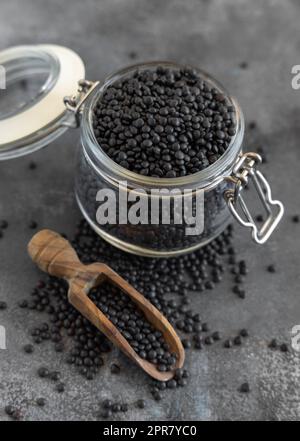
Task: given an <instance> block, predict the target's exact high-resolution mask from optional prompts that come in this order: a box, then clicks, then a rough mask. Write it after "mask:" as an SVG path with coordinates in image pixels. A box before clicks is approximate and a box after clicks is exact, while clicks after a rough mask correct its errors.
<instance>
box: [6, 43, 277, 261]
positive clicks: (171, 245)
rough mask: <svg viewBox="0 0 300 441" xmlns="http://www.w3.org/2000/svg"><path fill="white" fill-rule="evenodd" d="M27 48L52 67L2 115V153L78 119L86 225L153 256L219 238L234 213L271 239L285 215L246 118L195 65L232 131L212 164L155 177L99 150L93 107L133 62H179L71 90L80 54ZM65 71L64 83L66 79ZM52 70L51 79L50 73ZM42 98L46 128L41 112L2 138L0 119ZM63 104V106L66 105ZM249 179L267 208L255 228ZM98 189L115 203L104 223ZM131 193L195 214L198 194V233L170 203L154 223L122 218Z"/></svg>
mask: <svg viewBox="0 0 300 441" xmlns="http://www.w3.org/2000/svg"><path fill="white" fill-rule="evenodd" d="M32 50H33V52H35V51H37V52H38V53H41V52H43V53H44V59H45V58H47V57H45V53H46V54H47V55H48V57H49V56H50V64H48V65H49V66H51V75H50V74H49V76H48V77H47V82H46V85H47V88H46V92H45V87H43V88H42V93H41V92H40V93H38V94H37V99H35V100H33V102H34V104H33V105H32V106H31V107H30V106H29V109H27V108H26V110H25V111H24V109H23V111H22V112H21V114H20V113H19V112H17V114H16V115H13V116H10V117H9V118H8V119H7V116H5V117H4V118H2V117H1V114H0V159H7V158H8V157H12V156H20V155H21V154H25V153H27V152H29V151H33V150H36V149H37V148H41V147H43V146H44V145H46V144H48V143H49V142H50V141H51V140H52V139H54V137H56V136H59V135H60V134H61V133H62V132H63V131H64V130H66V128H67V127H76V126H80V130H81V148H80V149H79V153H78V163H77V164H78V165H77V170H76V183H75V193H76V199H77V202H78V205H79V208H80V210H81V211H82V213H83V215H84V217H85V218H86V219H87V221H88V222H89V224H90V225H91V226H92V228H93V229H94V230H95V231H96V232H97V233H98V234H99V235H101V236H102V237H103V238H104V239H105V240H107V241H108V242H110V243H111V244H113V245H114V246H116V247H119V248H121V249H123V250H125V251H128V252H132V253H135V254H140V255H146V256H152V257H167V256H174V255H178V254H182V253H187V252H190V251H193V250H194V249H196V248H198V247H201V246H203V245H205V244H207V243H208V242H210V241H211V240H212V239H214V238H215V237H217V236H218V235H219V234H220V233H221V232H222V231H223V230H224V229H225V228H226V226H227V225H228V223H229V222H230V221H231V219H232V216H233V217H235V218H236V219H237V220H238V221H239V223H240V224H242V225H244V226H246V227H249V228H250V229H251V230H252V237H253V239H254V240H255V241H256V242H258V243H264V242H265V241H266V240H267V239H268V238H269V236H270V235H271V233H272V232H273V230H274V229H275V227H276V226H277V224H278V222H279V221H280V219H281V217H282V215H283V206H282V204H281V203H280V202H279V201H273V200H272V197H271V191H270V187H269V185H268V183H267V181H266V180H265V178H264V177H263V175H262V174H261V173H260V172H259V171H258V170H257V169H256V165H257V163H259V162H260V160H261V159H260V157H259V155H257V154H255V153H243V151H242V142H243V136H244V119H243V115H242V112H241V109H240V107H239V105H238V103H237V102H236V100H235V99H234V98H233V97H231V96H230V95H229V94H228V93H227V92H226V91H225V90H224V88H223V87H222V86H221V85H220V84H219V83H217V82H216V81H215V80H214V79H213V78H212V77H210V76H209V75H207V74H206V73H204V72H203V71H201V70H199V69H195V68H193V69H194V70H195V71H197V73H198V75H199V76H200V77H201V78H203V80H205V82H206V83H209V84H210V86H212V87H214V88H215V89H218V90H219V91H220V92H221V93H223V94H224V95H225V96H226V97H227V99H228V100H229V101H230V105H231V106H232V108H233V112H234V117H235V123H236V133H235V135H234V136H233V137H232V140H231V143H230V145H229V147H228V148H227V150H226V151H225V152H224V154H223V155H222V156H221V157H220V158H219V159H218V160H217V161H216V162H215V163H213V164H212V165H210V166H209V167H207V168H206V169H204V170H202V171H199V172H197V173H194V174H191V175H188V176H184V177H178V178H153V177H149V176H143V175H140V174H137V173H134V172H131V171H129V170H127V169H125V168H123V167H121V166H120V165H119V164H117V163H116V162H114V161H113V160H112V159H111V158H110V157H108V155H106V154H105V153H104V151H103V150H102V149H101V146H100V145H99V144H98V142H97V139H96V137H95V134H94V130H93V110H94V108H95V105H96V103H97V102H98V101H99V100H101V97H102V95H103V93H105V91H106V89H107V88H108V87H109V86H110V85H111V84H113V83H115V82H116V81H120V80H121V79H123V78H125V77H127V76H130V75H131V74H132V72H133V71H135V70H136V69H139V70H143V69H156V68H157V67H158V66H164V67H166V68H168V67H169V68H172V69H177V68H180V67H182V66H179V65H176V64H173V63H166V62H159V63H144V64H139V65H134V66H131V67H129V68H126V69H123V70H121V71H119V72H117V73H115V74H113V75H111V76H110V77H108V78H107V79H106V80H105V81H104V82H101V83H100V82H94V83H93V82H89V81H85V80H82V81H79V90H78V93H74V87H75V86H74V83H75V82H78V80H79V78H80V77H79V75H81V78H84V67H83V64H82V62H81V63H80V61H79V60H80V59H79V57H78V56H77V55H76V54H74V53H73V52H72V51H69V50H68V49H66V48H61V47H57V46H42V47H38V48H31V47H30V48H28V47H27V48H26V51H27V52H26V53H27V54H30V53H31V54H32ZM9 51H11V50H9ZM9 51H8V52H9ZM14 51H15V53H14V54H13V55H14V57H12V58H14V63H15V64H17V65H18V66H20V63H17V62H16V58H18V57H19V58H20V52H22V50H21V49H20V48H18V51H19V52H18V51H16V49H14ZM64 51H66V52H64ZM17 52H18V53H17ZM51 54H52V55H53V56H51ZM10 55H11V53H10ZM23 55H24V48H23ZM6 56H7V53H6ZM1 58H2V59H3V56H2V57H1V53H0V65H1V64H2V63H1ZM25 58H26V57H25ZM23 59H24V56H23ZM48 62H49V59H48ZM57 63H58V64H57ZM72 63H73V67H72ZM27 65H28V63H27ZM29 65H30V64H29ZM44 65H45V64H44ZM55 65H56V68H55ZM74 66H75V67H74ZM29 70H30V69H29ZM44 73H45V72H44ZM55 74H56V77H55ZM69 76H70V82H69V81H68V78H69ZM54 77H55V80H53V78H54ZM62 77H63V78H62ZM78 77H79V78H78ZM57 83H59V84H60V87H58V86H57ZM53 89H55V91H56V92H55V93H53ZM70 90H72V91H73V93H70V97H67V98H65V99H63V97H62V94H64V95H67V94H68V91H70ZM65 92H66V93H65ZM49 95H50V96H52V101H53V102H52V103H51V101H50V99H49ZM64 95H63V96H64ZM54 98H55V99H54ZM46 100H48V101H47V106H48V107H49V105H50V104H51V106H50V107H51V109H52V111H51V112H50V113H51V121H50V123H48V124H47V125H46V128H45V121H42V120H41V118H40V123H39V124H37V123H31V126H30V128H31V134H30V136H29V137H28V133H27V134H26V137H24V136H23V137H22V136H21V135H22V133H21V134H20V138H21V140H20V139H18V140H15V141H14V142H12V141H13V140H10V142H9V143H7V142H5V141H7V139H4V140H3V139H1V125H2V126H3V127H4V128H5V127H6V128H7V127H13V124H14V122H16V121H17V119H18V118H22V117H23V124H24V122H25V119H24V115H22V113H23V114H24V113H25V116H26V118H27V119H26V121H27V120H28V118H32V117H33V116H34V115H35V116H37V115H38V110H39V112H41V111H45V109H46V108H47V107H46V104H45V101H46ZM62 104H63V105H64V106H65V107H64V110H63V109H62ZM32 108H33V109H34V111H33V110H32ZM26 114H27V115H26ZM43 115H44V113H43ZM16 118H17V119H16ZM42 119H43V118H42ZM9 120H10V121H9ZM19 123H20V121H19ZM38 125H39V127H38V130H37V126H38ZM27 132H28V130H27ZM4 138H5V137H4ZM250 181H253V184H254V188H255V189H256V190H257V193H258V196H259V199H260V200H261V202H262V204H263V207H264V209H265V210H266V213H267V218H266V220H265V221H264V223H263V225H262V226H261V227H260V228H258V227H257V225H256V223H255V222H254V219H253V217H252V215H251V213H250V211H249V209H248V208H247V205H246V203H245V200H244V198H243V190H244V188H245V187H246V186H248V184H249V183H250ZM164 190H165V191H166V192H165V193H164V194H163V195H162V194H161V193H159V192H160V191H164ZM102 191H103V192H104V193H105V192H106V194H107V195H108V194H109V195H111V197H112V201H113V203H115V212H116V217H115V219H114V220H115V221H114V222H108V223H106V224H104V223H103V222H101V219H100V222H99V216H98V208H99V201H98V202H97V199H99V197H98V196H99V192H100V193H101V192H102ZM172 191H179V194H180V196H176V197H174V196H173V195H172ZM152 192H154V195H153V193H152ZM156 192H157V193H156ZM104 193H103V194H104ZM132 194H133V195H134V197H138V199H139V200H143V199H145V200H146V202H147V204H148V203H149V200H150V199H151V201H152V198H153V200H155V199H156V200H157V201H160V203H162V201H163V202H164V203H170V205H171V206H172V207H173V205H174V204H175V203H176V201H178V200H179V199H178V198H179V197H180V198H181V199H180V200H181V203H182V204H183V206H184V207H185V203H187V201H188V200H189V201H190V200H192V214H193V215H194V214H195V213H196V211H195V208H197V207H198V205H197V204H198V202H197V201H200V202H201V210H200V212H199V211H198V212H197V213H196V214H197V220H196V223H197V222H198V223H199V225H198V227H199V228H198V229H197V230H196V234H195V232H194V233H193V234H189V233H187V231H188V230H187V228H188V226H190V225H189V224H188V223H187V222H186V221H185V218H184V219H183V222H181V223H180V222H175V213H176V210H175V211H174V212H173V216H172V215H171V218H170V221H169V222H165V221H164V220H163V219H162V216H161V215H160V216H159V218H158V220H157V219H156V223H153V222H151V214H149V213H148V214H147V216H146V218H145V219H144V222H141V223H139V224H137V223H133V222H128V219H127V217H128V216H129V213H130V209H131V207H132V206H133V205H134V204H133V200H131V202H128V199H131V197H132ZM150 194H151V196H150ZM101 197H102V196H101ZM176 198H177V199H176ZM124 201H126V208H125V209H124V207H125V205H123V203H122V202H124ZM179 206H180V205H179ZM199 206H200V205H199ZM180 207H181V206H180ZM238 207H239V208H238ZM180 210H182V208H180ZM183 210H184V209H183ZM200 218H201V219H200Z"/></svg>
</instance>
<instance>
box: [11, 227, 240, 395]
mask: <svg viewBox="0 0 300 441" xmlns="http://www.w3.org/2000/svg"><path fill="white" fill-rule="evenodd" d="M72 245H73V247H74V248H75V250H76V252H77V253H78V255H79V257H80V259H81V260H82V262H84V263H91V262H96V261H100V260H101V261H102V262H104V263H106V264H108V265H109V266H111V267H112V268H113V269H114V270H115V271H117V272H118V273H119V274H120V275H121V276H122V277H124V278H125V279H126V280H127V281H128V282H129V283H130V284H132V285H133V286H134V287H135V288H136V289H137V290H138V291H139V292H141V293H142V294H143V295H144V296H145V297H146V298H147V299H148V300H149V301H150V302H151V303H152V304H153V305H155V306H156V307H157V308H158V309H159V310H160V311H161V312H162V313H163V314H164V315H165V316H166V317H167V318H168V320H169V321H170V323H171V324H172V325H173V326H174V327H175V328H176V329H178V330H179V332H180V335H181V337H182V339H183V343H184V346H185V347H186V349H187V350H189V348H191V349H195V350H197V351H198V350H201V349H202V348H203V346H204V345H211V344H217V343H218V340H220V339H221V338H222V337H221V334H220V333H219V332H218V331H217V330H211V329H210V326H209V324H208V323H207V321H206V320H205V318H204V317H201V315H200V314H199V313H198V312H197V311H194V310H193V308H192V307H191V305H190V303H191V295H190V293H191V292H197V293H199V292H202V291H206V290H211V289H212V288H213V287H214V286H215V284H218V283H220V282H221V281H222V278H223V275H224V274H225V273H227V274H229V276H230V275H231V276H232V278H233V279H235V278H236V277H237V276H241V275H242V274H241V273H243V274H244V273H245V274H246V273H247V267H246V263H245V262H244V261H239V260H238V258H237V255H236V251H235V249H234V247H233V243H232V228H231V226H229V227H228V228H227V229H226V230H225V231H224V232H223V233H222V234H221V235H220V236H219V237H218V238H216V239H215V240H213V241H212V242H211V243H209V244H208V245H206V246H205V247H203V248H201V249H199V250H197V251H195V252H193V253H190V254H187V255H182V256H179V257H176V258H169V259H152V258H148V257H147V258H145V257H141V256H134V255H130V254H127V253H124V252H123V251H120V250H118V249H116V248H114V247H112V246H111V245H109V244H108V243H106V242H105V241H103V240H102V239H101V238H100V237H99V236H98V235H97V234H96V233H95V232H94V231H93V230H92V229H91V228H90V227H89V226H88V224H87V222H86V221H81V222H80V223H79V225H78V230H77V232H76V234H75V238H74V239H73V240H72ZM241 262H242V263H241ZM244 279H245V276H243V277H242V278H241V280H240V285H241V286H243V283H244ZM100 288H102V290H103V289H104V291H102V292H101V294H100V292H99V293H98V292H96V291H95V292H91V293H90V295H91V296H92V299H93V301H95V303H97V304H98V307H99V308H100V309H102V311H103V312H104V313H105V314H107V316H108V317H109V318H110V320H112V321H113V320H114V321H115V323H117V325H118V327H119V329H120V330H121V332H123V333H124V334H125V336H126V338H128V339H129V340H130V339H131V340H130V344H132V345H134V346H135V347H136V351H137V352H138V353H139V355H140V356H143V357H145V358H146V359H147V360H152V361H155V360H156V361H157V366H160V367H159V368H160V369H162V370H164V369H168V368H169V366H170V365H172V364H173V362H174V356H173V355H172V354H169V353H168V351H169V350H168V348H167V347H166V346H164V342H163V341H162V338H161V337H162V336H161V335H160V334H159V333H156V331H154V330H153V329H151V326H149V324H147V322H146V323H145V320H144V319H143V317H140V313H139V312H137V311H136V310H135V309H134V308H133V307H132V305H131V304H130V302H129V301H128V300H130V299H129V297H128V296H126V298H125V297H124V295H122V294H119V293H116V292H114V291H113V289H112V288H113V287H112V285H104V284H103V285H100V286H99V289H100ZM67 291H68V286H67V284H66V282H65V281H64V280H60V279H56V278H54V277H48V278H47V279H46V280H45V281H44V280H40V281H39V282H38V283H37V285H36V287H35V288H34V289H33V291H32V295H31V299H29V300H23V301H21V302H19V306H20V308H25V309H26V308H29V309H32V310H36V311H39V312H41V313H42V312H45V313H47V314H48V316H49V320H48V323H46V322H44V320H45V318H44V319H43V321H42V323H41V324H39V325H38V326H35V327H34V328H33V329H32V330H31V336H32V340H33V342H34V343H35V344H42V343H44V342H46V341H51V342H52V343H53V348H54V350H55V348H56V345H57V344H62V346H61V349H62V353H65V360H66V362H67V363H68V364H71V365H74V366H75V367H76V368H77V369H78V371H79V372H80V373H81V374H82V375H83V376H84V377H86V378H87V379H89V380H92V379H93V378H94V377H95V375H96V374H97V373H98V372H99V370H101V367H102V366H103V365H104V364H105V361H106V360H105V359H106V353H107V352H109V351H110V350H111V347H112V345H111V343H110V342H109V341H108V340H107V339H106V337H105V336H104V335H103V334H101V333H100V332H99V331H98V329H97V328H95V327H94V326H93V325H92V324H91V323H90V322H89V321H88V320H87V319H85V318H84V317H83V316H82V315H81V314H80V313H79V312H78V311H77V310H76V309H74V308H73V306H72V305H70V303H69V302H68V298H67ZM123 306H124V307H123ZM121 310H122V311H121ZM131 319H133V320H132V322H131ZM135 331H136V332H135ZM245 332H246V330H245ZM139 334H140V335H139ZM224 338H225V336H224ZM31 350H32V348H31V347H30V348H29V351H28V352H30V351H31ZM152 351H153V352H152ZM110 368H111V372H112V374H115V372H116V370H117V371H118V372H119V370H120V371H122V366H119V365H118V367H117V368H116V367H113V365H112V364H111V365H110ZM38 375H41V376H43V377H45V378H50V375H51V372H50V370H49V369H45V368H44V367H42V369H40V370H39V372H38ZM187 377H188V372H186V371H183V372H181V373H180V372H178V373H177V375H176V378H177V379H176V378H175V379H174V380H175V382H174V381H172V382H171V383H169V382H166V383H159V384H156V383H155V385H154V386H153V388H152V390H151V392H152V394H153V397H154V399H157V400H159V399H160V398H161V394H162V390H164V389H171V388H172V387H173V386H176V387H177V386H184V385H185V383H186V381H187ZM161 388H162V389H161Z"/></svg>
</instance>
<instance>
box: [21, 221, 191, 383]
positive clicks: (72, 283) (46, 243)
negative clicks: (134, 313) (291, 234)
mask: <svg viewBox="0 0 300 441" xmlns="http://www.w3.org/2000/svg"><path fill="white" fill-rule="evenodd" d="M28 253H29V255H30V257H31V259H32V260H33V262H34V263H36V264H37V266H38V267H39V268H40V269H41V270H43V271H45V272H46V273H48V274H51V275H52V276H56V277H60V278H64V279H65V280H66V281H67V282H68V284H69V291H68V300H69V302H70V303H71V304H72V305H73V306H74V307H75V308H76V309H77V310H78V311H79V312H80V313H81V314H82V315H83V316H84V317H85V318H87V319H88V320H89V321H90V322H91V323H93V325H94V326H96V327H97V328H98V329H99V330H100V331H101V332H102V333H103V334H105V335H106V337H107V338H108V339H109V340H111V341H112V343H113V344H114V345H116V346H117V347H118V348H119V349H120V350H122V351H123V352H124V353H125V354H126V355H127V356H128V357H129V358H130V359H131V360H133V361H134V362H135V363H136V364H138V366H140V367H141V368H142V369H143V370H144V371H145V372H147V373H148V374H149V375H151V376H152V377H153V378H155V379H157V380H160V381H167V380H169V379H170V378H172V377H173V376H174V372H175V370H176V369H178V368H181V367H182V366H183V363H184V358H185V354H184V349H183V346H182V343H181V340H180V338H179V337H178V335H177V333H176V331H175V330H174V328H173V327H172V325H171V324H170V323H169V322H168V320H167V319H166V318H165V317H164V316H163V315H162V314H161V312H159V311H158V309H156V308H155V306H153V305H152V304H151V303H150V302H149V301H148V300H147V299H146V298H145V297H144V296H143V295H142V294H140V293H139V292H138V291H137V290H136V289H134V288H133V286H131V285H130V284H129V283H128V282H126V280H125V279H123V278H122V277H121V276H119V274H117V273H116V272H115V271H113V270H112V269H111V268H110V267H109V266H108V265H105V264H103V263H92V264H89V265H84V264H83V263H81V262H80V260H79V258H78V256H77V254H76V251H75V250H74V249H73V248H72V246H71V244H70V243H69V242H68V241H67V240H66V239H64V238H63V237H62V236H60V235H59V234H58V233H55V232H54V231H51V230H42V231H40V232H38V233H37V234H35V235H34V236H33V238H32V239H31V241H30V242H29V244H28ZM105 280H106V281H109V282H110V283H112V284H114V285H115V286H117V287H118V288H119V289H121V290H122V291H123V292H124V293H125V294H126V295H128V296H129V297H130V298H131V299H132V301H134V302H135V303H136V304H137V306H138V307H139V308H140V309H141V310H142V311H143V313H144V314H145V317H146V319H147V320H148V321H149V322H150V323H151V324H152V325H153V326H154V327H155V328H156V329H157V330H159V331H160V332H162V334H163V337H164V339H165V341H166V343H167V344H168V345H169V346H170V350H171V351H172V352H174V353H175V354H176V355H177V360H176V364H175V366H174V369H172V370H170V371H167V372H160V371H158V370H157V367H156V366H155V365H154V364H153V363H150V362H149V361H147V360H144V359H143V358H141V357H140V356H139V355H138V354H137V353H136V352H135V350H134V349H133V348H132V346H130V344H129V342H128V341H127V340H126V339H125V338H124V337H123V335H122V334H121V333H120V331H119V330H118V329H117V327H116V326H115V325H114V324H113V323H112V322H111V321H110V320H109V319H108V318H107V317H106V316H105V315H104V314H103V312H102V311H101V310H100V309H99V308H97V306H96V305H95V304H94V303H93V302H92V301H91V300H90V298H89V297H88V295H87V294H88V292H89V291H90V289H91V288H94V287H96V286H98V285H100V284H101V283H102V282H103V281H105Z"/></svg>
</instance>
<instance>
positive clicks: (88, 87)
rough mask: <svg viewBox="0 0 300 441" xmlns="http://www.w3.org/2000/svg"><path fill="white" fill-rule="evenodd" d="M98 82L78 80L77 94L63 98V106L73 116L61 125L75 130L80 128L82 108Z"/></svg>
mask: <svg viewBox="0 0 300 441" xmlns="http://www.w3.org/2000/svg"><path fill="white" fill-rule="evenodd" d="M98 84H99V81H95V82H93V81H88V80H80V81H79V82H78V85H79V87H78V93H77V95H74V96H66V97H65V98H64V104H65V106H66V108H67V110H69V111H70V112H72V113H73V114H74V118H72V120H71V121H70V120H69V119H68V120H66V121H65V122H64V123H63V125H64V126H67V127H71V128H77V127H79V126H80V116H81V112H82V107H83V104H84V103H85V101H86V100H87V98H88V97H89V96H90V95H91V93H92V92H93V90H94V89H95V88H96V87H97V86H98Z"/></svg>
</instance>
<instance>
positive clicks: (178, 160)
mask: <svg viewBox="0 0 300 441" xmlns="http://www.w3.org/2000/svg"><path fill="white" fill-rule="evenodd" d="M93 127H94V133H95V136H96V138H97V140H98V142H99V145H100V146H101V148H102V149H103V150H104V151H105V153H106V154H107V155H108V156H110V157H111V158H112V159H113V160H114V161H115V162H117V163H118V164H120V165H121V166H122V167H124V168H126V169H129V170H131V171H134V172H136V173H139V174H142V175H146V176H154V177H158V178H161V177H167V178H168V177H169V178H174V177H178V176H185V175H189V174H192V173H196V172H198V171H199V170H203V169H205V168H206V167H208V166H209V165H210V164H212V163H214V162H215V161H216V160H217V159H219V158H220V156H222V154H223V153H224V152H225V150H226V149H227V147H228V146H229V144H230V141H231V139H232V137H233V136H234V135H235V132H236V124H235V115H234V108H233V106H232V103H231V101H230V100H229V98H228V97H227V96H225V95H224V94H223V93H221V92H220V91H219V90H217V89H215V88H214V87H213V86H211V85H210V84H209V83H208V82H206V81H205V80H204V79H203V78H202V77H201V76H200V75H199V74H198V73H197V72H196V71H195V70H194V69H192V68H187V67H182V68H175V67H174V68H171V67H170V68H165V67H163V66H159V67H157V68H156V69H150V68H149V69H140V70H139V69H137V70H135V71H133V72H132V73H131V74H130V75H128V76H126V77H125V78H121V79H119V80H118V81H116V82H114V83H112V84H111V85H109V86H108V87H107V89H106V90H105V92H104V93H103V96H102V97H101V98H100V100H99V101H98V103H97V105H96V107H95V109H94V119H93Z"/></svg>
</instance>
